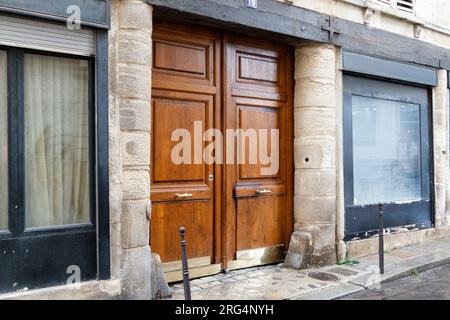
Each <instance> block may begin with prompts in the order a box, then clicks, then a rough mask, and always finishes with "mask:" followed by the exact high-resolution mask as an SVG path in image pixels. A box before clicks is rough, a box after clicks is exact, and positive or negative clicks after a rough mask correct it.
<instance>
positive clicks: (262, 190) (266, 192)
mask: <svg viewBox="0 0 450 320" xmlns="http://www.w3.org/2000/svg"><path fill="white" fill-rule="evenodd" d="M268 193H272V190H269V189H266V188H264V189H258V190H256V194H257V195H261V194H268Z"/></svg>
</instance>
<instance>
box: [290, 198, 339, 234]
mask: <svg viewBox="0 0 450 320" xmlns="http://www.w3.org/2000/svg"><path fill="white" fill-rule="evenodd" d="M294 219H295V222H300V223H302V224H314V223H316V224H322V223H334V222H335V221H336V197H334V196H322V197H306V196H295V197H294ZM333 234H335V231H333ZM333 242H334V241H333Z"/></svg>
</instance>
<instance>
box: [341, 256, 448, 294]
mask: <svg viewBox="0 0 450 320" xmlns="http://www.w3.org/2000/svg"><path fill="white" fill-rule="evenodd" d="M449 299H450V264H448V265H444V266H441V267H438V268H435V269H431V270H428V271H424V272H422V273H419V274H418V275H417V276H410V277H407V278H403V279H399V280H395V281H391V282H387V283H384V284H382V285H381V289H379V290H377V289H373V290H364V291H361V292H358V293H355V294H352V295H350V296H347V297H343V298H341V299H339V300H449Z"/></svg>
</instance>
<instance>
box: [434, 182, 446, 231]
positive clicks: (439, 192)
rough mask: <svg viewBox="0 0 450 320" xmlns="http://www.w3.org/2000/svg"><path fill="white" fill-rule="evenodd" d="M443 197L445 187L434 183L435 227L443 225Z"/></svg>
mask: <svg viewBox="0 0 450 320" xmlns="http://www.w3.org/2000/svg"><path fill="white" fill-rule="evenodd" d="M445 195H446V185H445V184H438V183H435V211H436V219H435V220H436V227H440V226H442V225H443V224H445Z"/></svg>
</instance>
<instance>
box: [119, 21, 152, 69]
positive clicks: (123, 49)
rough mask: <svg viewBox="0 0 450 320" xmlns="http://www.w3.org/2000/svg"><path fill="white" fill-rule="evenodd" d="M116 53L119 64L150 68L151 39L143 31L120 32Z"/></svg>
mask: <svg viewBox="0 0 450 320" xmlns="http://www.w3.org/2000/svg"><path fill="white" fill-rule="evenodd" d="M118 52H119V62H120V63H130V64H139V65H143V66H147V67H150V66H151V57H152V39H151V35H150V34H149V33H148V32H146V31H145V30H144V31H137V30H127V29H126V30H121V31H120V32H119V37H118Z"/></svg>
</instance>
